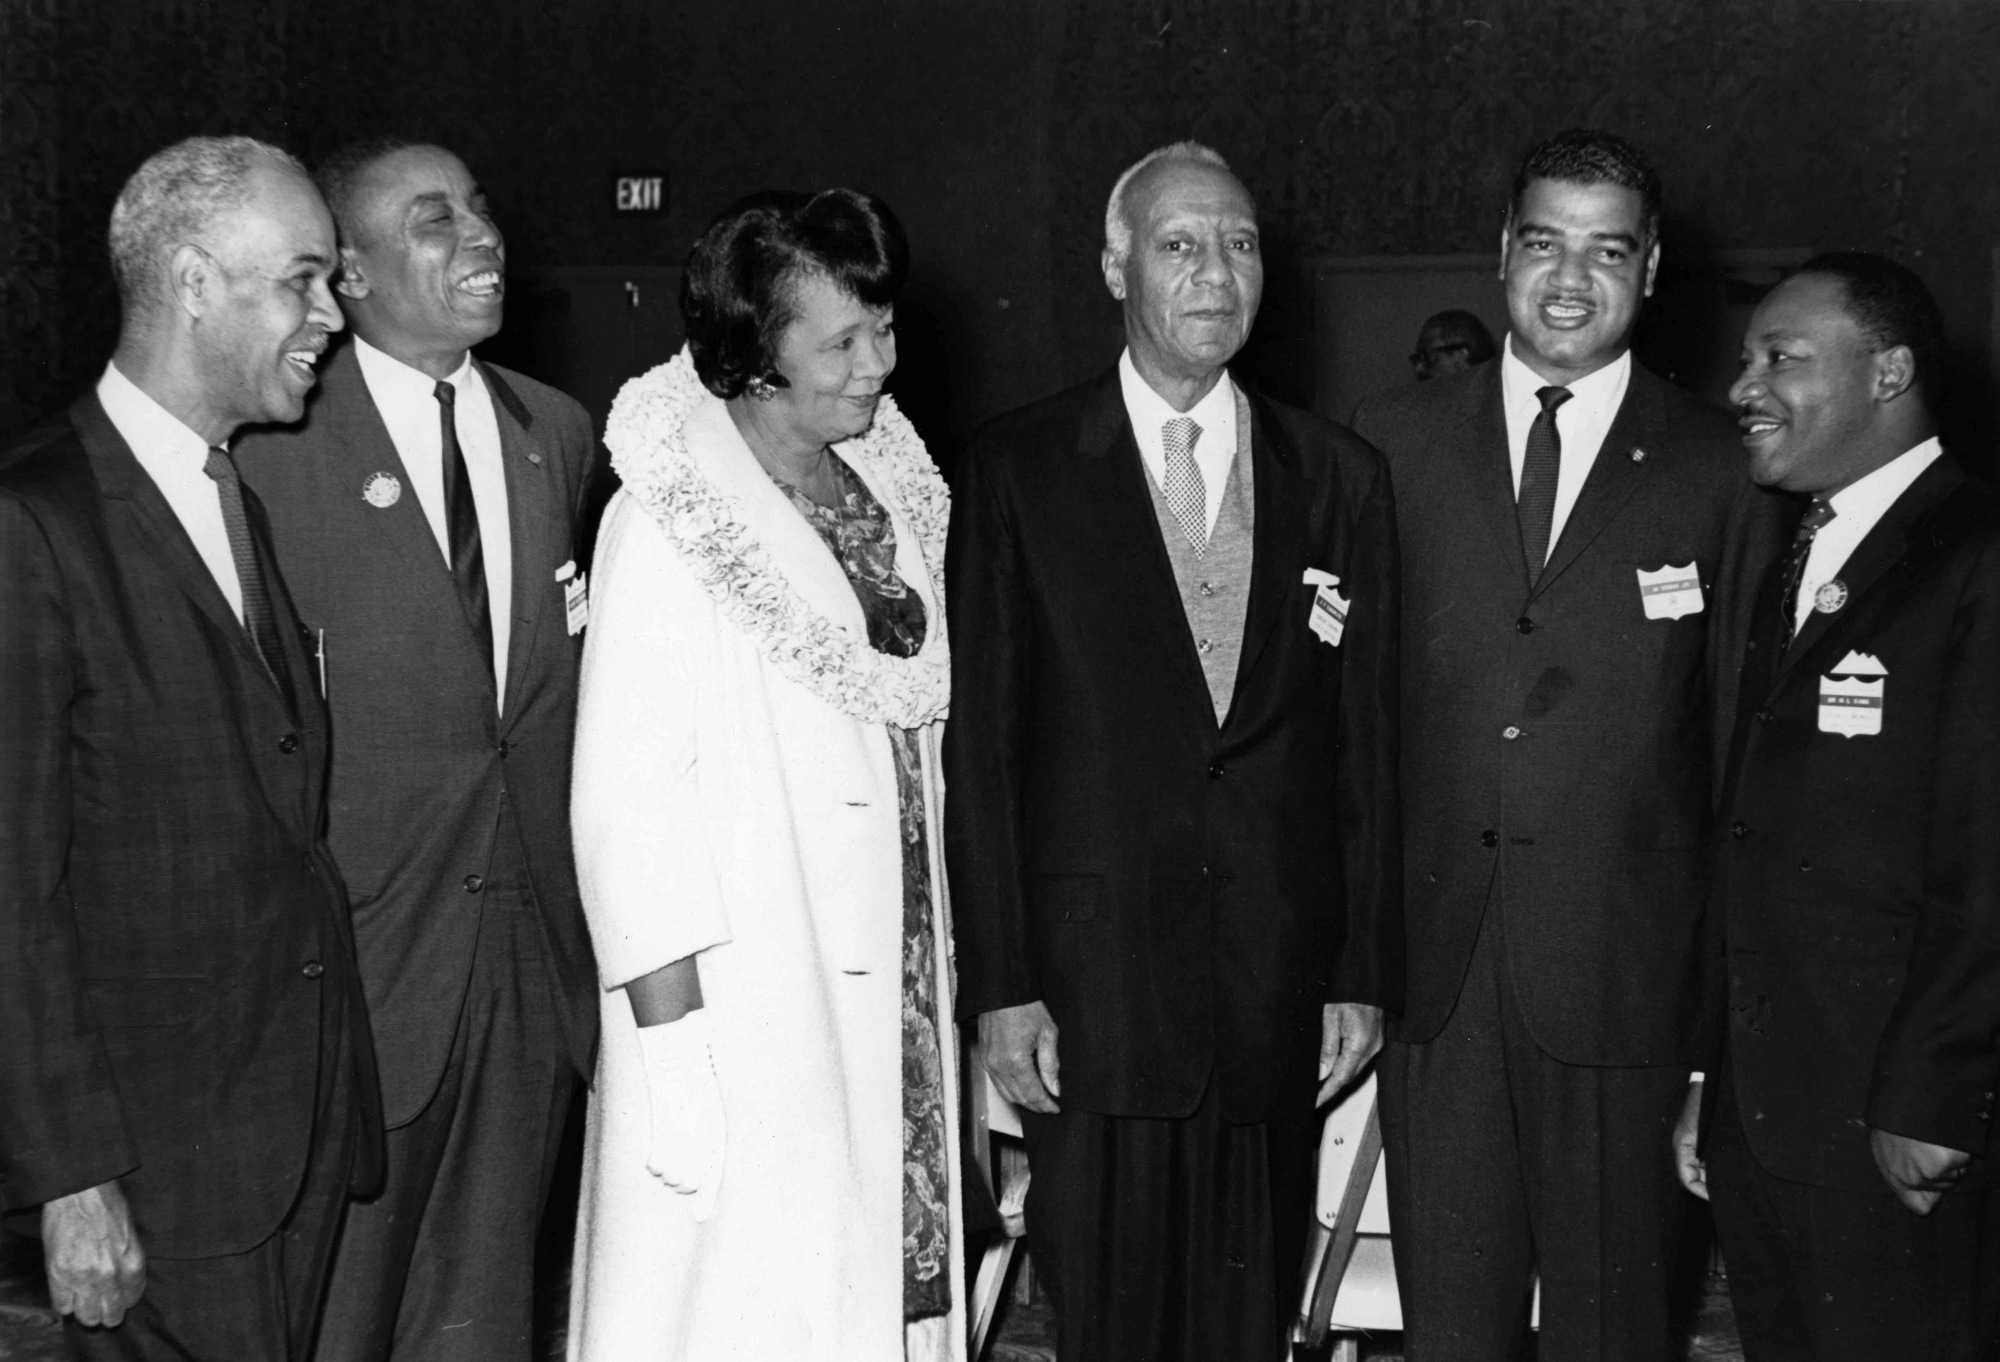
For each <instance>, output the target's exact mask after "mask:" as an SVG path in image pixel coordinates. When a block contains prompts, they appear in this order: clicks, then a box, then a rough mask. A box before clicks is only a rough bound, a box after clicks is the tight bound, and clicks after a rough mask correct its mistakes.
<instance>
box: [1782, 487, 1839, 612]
mask: <svg viewBox="0 0 2000 1362" xmlns="http://www.w3.org/2000/svg"><path fill="white" fill-rule="evenodd" d="M1832 519H1833V507H1832V506H1831V505H1829V504H1828V503H1827V502H1826V501H1825V500H1824V499H1822V498H1820V497H1814V498H1813V499H1812V505H1810V506H1808V507H1806V513H1805V514H1804V515H1803V516H1801V517H1800V518H1799V527H1798V528H1797V529H1796V530H1794V531H1792V547H1791V551H1790V552H1788V553H1787V554H1786V555H1785V575H1784V578H1783V581H1784V584H1785V585H1784V590H1783V591H1782V592H1781V593H1780V594H1779V597H1778V601H1779V608H1780V609H1781V610H1783V611H1784V620H1785V635H1784V636H1785V637H1786V638H1790V637H1792V636H1793V635H1794V634H1796V633H1798V631H1799V626H1798V619H1799V582H1800V580H1801V579H1803V578H1804V577H1805V575H1806V559H1807V558H1810V557H1811V556H1812V542H1813V538H1814V536H1816V535H1817V534H1818V533H1819V532H1820V529H1821V528H1822V527H1823V526H1824V525H1825V524H1826V523H1827V522H1828V521H1830V520H1832Z"/></svg>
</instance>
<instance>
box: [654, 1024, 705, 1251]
mask: <svg viewBox="0 0 2000 1362" xmlns="http://www.w3.org/2000/svg"><path fill="white" fill-rule="evenodd" d="M639 1055H640V1058H641V1059H643V1060H644V1062H645V1066H646V1095H647V1098H648V1100H649V1102H650V1105H651V1109H652V1119H653V1138H652V1143H651V1145H650V1146H649V1147H648V1148H647V1150H646V1171H647V1172H649V1173H651V1174H652V1175H653V1176H654V1177H656V1178H658V1179H659V1180H660V1181H661V1182H664V1183H666V1184H667V1186H669V1187H671V1188H673V1190H675V1191H676V1192H679V1193H680V1194H681V1195H682V1196H685V1197H688V1198H689V1201H688V1213H689V1214H691V1215H692V1216H694V1218H695V1219H696V1220H706V1219H708V1217H709V1216H710V1214H712V1213H713V1212H714V1210H715V1194H716V1190H717V1189H718V1188H719V1187H720V1186H721V1185H722V1087H721V1084H719V1083H718V1082H717V1081H716V1077H715V1056H714V1053H713V1051H712V1050H711V1049H710V1047H709V1020H708V1010H707V1009H706V1008H700V1007H698V1008H696V1009H695V1010H694V1011H692V1012H690V1013H688V1014H687V1015H686V1016H684V1017H682V1018H681V1019H680V1020H679V1021H672V1022H668V1023H666V1024H665V1025H663V1026H642V1027H640V1028H639Z"/></svg>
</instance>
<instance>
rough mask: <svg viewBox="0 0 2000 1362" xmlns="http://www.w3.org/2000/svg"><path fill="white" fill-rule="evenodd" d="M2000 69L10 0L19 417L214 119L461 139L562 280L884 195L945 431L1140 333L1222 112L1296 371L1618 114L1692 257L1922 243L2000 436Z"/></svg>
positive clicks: (1579, 11) (1788, 16) (1250, 9)
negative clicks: (174, 152)
mask: <svg viewBox="0 0 2000 1362" xmlns="http://www.w3.org/2000/svg"><path fill="white" fill-rule="evenodd" d="M1996 59H2000V6H1996V5H1994V4H1992V3H1985V2H1983V0H1679V2H1678V3H1675V2H1673V0H1088V3H1084V2H1083V0H1075V2H1074V3H1067V4H1059V3H1054V0H1048V2H1047V3H1037V2H1036V0H1011V2H1010V3H1000V2H999V0H874V2H871V0H848V3H824V2H823V0H714V2H713V3H706V4H689V3H640V2H639V0H572V2H571V3H570V4H567V5H564V4H559V3H549V0H424V3H421V4H413V3H409V0H341V2H340V3H335V4H327V3H323V0H314V2H313V3H305V2H304V0H206V2H204V0H175V2H171V3H170V2H168V0H127V2H126V3H114V2H113V0H0V434H5V433H9V432H12V431H13V430H16V429H18V428H20V427H21V426H23V425H24V424H26V423H28V422H29V421H30V420H32V419H33V418H34V417H35V416H36V415H37V414H39V413H40V412H43V411H45V410H47V409H50V408H52V407H54V406H55V405H57V404H59V403H61V402H63V401H66V400H67V399H68V398H70V397H71V396H73V395H74V394H75V393H76V392H77V391H79V390H80V389H81V388H82V387H83V386H84V385H86V384H87V383H88V382H90V381H91V379H92V378H93V377H94V375H95V373H96V372H97V369H98V367H99V366H100V365H101V364H102V362H103V359H104V356H105V354H106V353H107V351H108V348H109V345H110V343H111V340H112V338H113V334H114V326H115V307H114V304H113V300H112V296H111V292H110V283H109V276H108V270H107V269H106V267H105V266H104V263H103V245H102V243H103V235H104V223H105V219H106V215H107V214H108V211H109V207H110V203H111V200H112V198H113V197H114V196H115V194H116V192H117V188H118V186H119V184H120V182H121V181H122V180H123V179H124V177H125V176H126V175H127V174H129V173H130V171H131V170H132V169H133V168H134V167H135V166H136V165H137V164H138V162H139V161H140V160H141V159H143V157H144V156H145V155H146V154H148V153H149V152H150V151H152V150H154V149H155V148H157V147H159V146H161V145H164V144H165V143H166V142H168V141H170V140H173V139H175V138H177V137H180V136H183V135H186V134H189V133H195V132H233V131H243V132H249V133H253V134H255V135H258V136H262V137H267V138H270V139H272V140H276V141H278V142H281V143H283V144H285V145H287V146H289V147H291V148H292V149H293V150H295V151H297V152H299V153H300V154H301V155H303V156H304V157H306V158H307V159H308V160H309V161H310V160H311V159H313V158H315V157H317V156H319V155H321V154H323V153H325V152H326V151H328V150H329V149H331V147H332V146H334V145H335V144H336V143H338V142H341V141H344V140H347V139H349V138H352V137H356V136H361V135H367V134H373V133H380V132H388V131H397V132H403V133H410V134H415V135H418V136H423V137H428V138H433V139H435V140H437V141H440V142H443V143H445V144H446V145H448V146H451V147H453V148H454V149H457V150H458V151H460V152H461V153H462V154H463V155H464V157H465V159H466V160H467V162H468V163H469V164H470V165H471V166H472V167H473V169H474V171H475V172H476V173H477V174H478V175H479V176H480V177H481V178H482V179H483V180H484V181H485V182H486V184H487V186H488V188H489V190H490V191H491V194H492V197H493V199H494V201H495V203H496V205H497V207H498V210H499V213H500V216H501V219H502V224H503V226H504V227H505V228H506V231H507V234H508V241H509V247H510V264H511V266H513V267H514V268H518V269H527V270H533V269H537V268H548V267H553V266H565V267H569V266H590V265H621V266H649V265H650V266H660V265H673V264H677V263H678V262H679V261H680V259H681V258H682V256H683V255H684V253H685V250H686V247H687V243H688V242H689V241H690V240H691V238H692V237H693V235H694V234H695V233H696V232H697V231H698V230H699V229H700V228H701V226H702V225H703V224H704V223H705V222H706V220H707V219H708V218H709V217H710V216H711V215H712V214H713V212H714V211H715V210H717V209H718V208H719V207H721V206H722V205H724V204H725V203H727V202H728V201H730V200H731V199H733V198H734V197H736V196H738V195H739V194H742V193H744V192H747V191H749V190H752V189H756V188H761V187H766V186H773V185H785V186H794V187H813V186H821V185H826V184H833V183H847V184H854V185H857V186H861V187H865V188H869V189H872V190H874V191H876V192H878V193H880V194H882V195H883V196H885V197H886V198H887V199H888V200H889V201H890V202H891V203H892V204H893V205H895V207H896V208H897V210H898V211H899V213H900V214H901V215H902V217H903V219H904V221H905V224H906V226H907V227H908V229H909V232H910V235H911V238H912V240H913V242H914V245H915V250H916V258H917V264H916V270H915V275H914V278H913V280H912V286H911V291H910V293H909V295H908V297H907V299H906V302H905V304H904V306H903V308H902V319H903V371H902V372H901V373H900V374H899V376H898V382H897V384H896V387H897V390H898V391H899V394H900V395H901V397H902V400H903V402H904V405H905V407H906V408H908V409H909V410H910V411H911V412H912V415H913V416H914V417H915V418H916V420H917V421H918V423H919V425H920V427H922V428H923V429H924V430H925V432H926V434H928V435H929V436H930V437H931V439H932V441H933V443H934V444H936V445H938V446H939V447H940V450H941V452H946V453H948V451H949V449H950V448H951V447H952V446H953V445H955V443H956V442H957V441H958V440H959V439H961V438H962V437H963V436H964V434H966V433H967V432H968V431H969V430H970V429H971V428H972V427H973V426H974V425H976V424H977V423H978V422H979V421H980V420H982V419H984V418H986V417H988V416H990V415H992V414H994V413H996V412H998V411H1001V410H1004V409H1005V408H1007V407H1009V406H1010V405H1013V404H1016V403H1018V402H1021V401H1023V400H1026V399H1027V398H1029V397H1032V396H1035V395H1037V394H1039V393H1042V392H1045V391H1048V390H1050V389H1053V388H1055V387H1057V386H1059V385H1061V384H1064V383H1067V382H1069V381H1072V380H1074V379H1076V378H1078V377H1080V376H1082V375H1084V374H1086V373H1088V372H1090V371H1091V370H1092V369H1094V368H1096V367H1097V366H1099V365H1101V364H1103V363H1105V362H1107V361H1108V360H1109V359H1110V358H1111V357H1112V355H1113V354H1115V345H1116V340H1117V322H1116V314H1115V312H1114V310H1113V308H1112V305H1111V304H1110V302H1109V301H1108V299H1107V298H1106V296H1105V294H1104V292H1103V288H1102V285H1101V283H1100V282H1099V280H1098V278H1097V266H1096V256H1097V249H1098V239H1099V233H1100V228H1099V222H1100V218H1101V213H1102V205H1103V201H1104V195H1105V193H1106V191H1107V190H1108V188H1109V186H1110V183H1111V180H1112V179H1113V177H1114V176H1115V175H1116V173H1117V171H1118V170H1119V169H1120V168H1121V167H1122V166H1123V165H1125V164H1126V163H1128V162H1129V161H1130V160H1132V159H1133V158H1134V157H1135V156H1136V155H1138V154H1139V153H1141V152H1143V151H1144V150H1146V149H1147V148H1149V147H1151V146H1153V145H1156V144H1158V143H1160V142H1162V141H1165V140H1169V139H1172V138H1177V137H1182V136H1189V135H1192V136H1195V137H1199V138H1201V139H1202V140H1204V141H1207V142H1210V143H1212V144H1213V145H1215V146H1216V147H1218V148H1219V149H1221V150H1222V151H1223V152H1224V153H1225V154H1226V155H1228V156H1229V157H1230V158H1231V160H1232V161H1233V162H1234V163H1235V165H1236V168H1237V169H1238V171H1239V173H1240V174H1241V175H1242V177H1243V179H1244V180H1245V181H1246V183H1248V184H1249V186H1250V187H1251V189H1252V191H1253V192H1254V193H1255V194H1256V195H1257V196H1258V198H1259V200H1260V204H1261V207H1262V211H1263V214H1264V218H1265V228H1266V234H1267V239H1268V242H1269V252H1270V254H1271V258H1272V282H1271V284H1270V286H1269V292H1268V294H1267V302H1266V316H1265V321H1264V322H1263V323H1260V335H1259V338H1258V340H1257V342H1256V345H1255V354H1254V355H1253V362H1255V363H1256V364H1257V366H1258V367H1259V368H1260V369H1262V370H1263V371H1265V372H1266V373H1267V375H1268V376H1270V377H1271V378H1272V379H1274V380H1275V382H1276V384H1277V386H1279V387H1285V386H1288V384H1289V383H1291V382H1292V381H1294V380H1295V379H1296V376H1297V373H1298V372H1299V369H1300V366H1301V365H1303V364H1307V363H1309V362H1310V360H1311V357H1310V356H1303V355H1301V354H1300V353H1299V346H1300V344H1301V343H1302V342H1301V340H1300V337H1301V336H1302V335H1303V334H1304V329H1303V327H1302V324H1301V322H1300V319H1299V312H1300V304H1299V297H1300V295H1301V294H1302V292H1303V289H1302V287H1301V286H1300V281H1301V280H1302V279H1304V278H1305V275H1306V271H1307V268H1308V266H1307V262H1308V261H1309V260H1310V259H1311V258H1312V257H1315V256H1326V255H1340V256H1348V255H1401V254H1410V255H1420V254H1443V253H1452V252H1464V251H1478V250H1486V249H1489V248H1490V247H1492V246H1493V245H1494V244H1495V242H1496V240H1497V231H1498V227H1499V220H1500V212H1501V209H1502V206H1503V203H1504V197H1505V188H1506V183H1507V179H1508V175H1509V172H1510V169H1511V165H1512V162H1513V161H1514V159H1515V158H1516V157H1517V156H1518V155H1519V153H1520V151H1521V150H1522V149H1523V147H1524V146H1525V145H1526V144H1527V143H1528V142H1530V141H1532V140H1533V139H1535V138H1536V137H1538V136H1541V135H1543V134H1546V133H1548V132H1552V131H1554V130H1556V129H1558V128H1561V127H1564V126H1568V125H1572V124H1577V123H1593V124H1601V125H1604V126H1608V127H1611V128H1615V129H1618V130H1620V131H1623V132H1625V133H1626V134H1628V135H1630V136H1632V137H1634V138H1636V139H1638V140H1639V141H1641V142H1642V143H1643V144H1644V145H1646V146H1647V147H1648V148H1649V149H1650V150H1651V151H1652V152H1653V153H1654V155H1655V156H1656V158H1657V159H1658V161H1659V162H1660V165H1661V168H1662V170H1663V171H1664V173H1665V175H1666V177H1667V181H1668V187H1669V198H1670V203H1669V221H1668V229H1667V231H1668V235H1667V252H1668V257H1669V260H1670V261H1672V260H1673V259H1675V258H1676V256H1678V257H1679V258H1682V259H1689V258H1694V257H1697V256H1699V255H1701V254H1703V253H1707V252H1712V251H1715V250H1721V249H1728V248H1761V247H1772V246H1784V247H1794V246H1803V247H1811V246H1846V245H1852V246H1862V247H1870V248H1876V249H1883V250H1888V251H1890V252H1892V253H1895V254H1897V255H1899V256H1900V257H1902V258H1904V259H1905V260H1907V261H1908V262H1909V263H1911V264H1913V265H1914V266H1916V268H1917V269H1918V270H1919V271H1920V272H1922V273H1923V274H1924V275H1925V276H1926V278H1928V279H1929V281H1930V282H1931V284H1932V285H1933V287H1934V288H1936V289H1937V291H1938V292H1939V294H1940V296H1941V298H1942V300H1943V302H1944V305H1945V309H1946V313H1947V319H1948V322H1949V326H1950V338H1951V340H1952V342H1953V345H1954V348H1955V352H1956V360H1957V363H1958V365H1959V366H1960V368H1961V370H1962V371H1963V372H1962V377H1963V379H1964V380H1965V381H1964V382H1963V383H1962V384H1961V385H1960V387H1959V389H1958V391H1959V394H1960V400H1959V402H1958V403H1957V406H1956V411H1957V413H1958V415H1957V418H1956V420H1957V425H1958V428H1959V431H1960V434H1961V439H1962V440H1964V441H1965V442H1966V443H1967V444H1968V445H1970V444H1978V445H1979V446H1980V447H1981V448H1982V449H1983V447H1984V445H1985V444H1986V443H1987V442H1988V436H1989V435H1990V433H1991V430H1992V427H1993V420H1992V406H1993V402H1992V392H1993V384H1992V382H1991V381H1990V378H1989V372H1990V369H1991V366H1992V362H1993V358H1994V357H1993V355H1992V353H1991V350H1992V345H1991V338H1990V330H1991V326H1992V317H1993V302H1992V288H1993V277H1992V273H1993V271H1992V257H1993V247H1994V244H1995V240H1996V238H1997V237H2000V230H1996V223H2000V173H1996V172H2000V98H1996V97H1995V95H1994V94H1993V82H1994V79H1995V77H1994V71H1995V69H1996V65H2000V60H1996ZM638 168H647V169H653V168H658V169H664V170H665V171H666V172H667V173H668V175H669V177H670V180H669V209H668V211H667V213H666V214H665V215H664V216H663V217H659V218H650V219H621V218H616V217H614V216H613V215H612V213H611V211H610V198H611V193H610V186H609V179H610V176H611V175H612V174H613V173H614V172H616V171H621V170H631V169H638ZM1409 341H1410V338H1409V337H1404V336H1395V337H1386V338H1384V341H1383V343H1384V344H1389V345H1394V346H1397V347H1407V345H1408V344H1409ZM662 358H664V356H662Z"/></svg>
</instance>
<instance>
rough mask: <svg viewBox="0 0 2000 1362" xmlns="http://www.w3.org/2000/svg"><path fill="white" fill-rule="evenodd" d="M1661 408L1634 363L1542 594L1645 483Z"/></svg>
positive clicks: (1541, 581)
mask: <svg viewBox="0 0 2000 1362" xmlns="http://www.w3.org/2000/svg"><path fill="white" fill-rule="evenodd" d="M1495 367H1496V368H1497V367H1498V366H1495ZM1659 409H1660V395H1659V394H1658V393H1657V392H1655V391H1654V390H1653V389H1652V388H1651V387H1649V386H1647V380H1646V379H1645V377H1644V376H1643V375H1642V373H1641V371H1640V369H1639V367H1638V365H1636V364H1634V365H1633V366H1632V377H1631V380H1630V381H1629V383H1628V384H1627V385H1626V389H1625V400H1624V401H1623V402H1620V403H1619V404H1618V414H1617V415H1616V416H1615V417H1613V418H1612V421H1611V429H1610V430H1608V431H1606V432H1605V433H1604V444H1603V446H1602V447H1601V448H1600V449H1599V450H1598V451H1597V458H1596V459H1595V460H1593V461H1592V463H1591V465H1590V474H1589V476H1588V477H1586V478H1585V479H1584V482H1583V490H1582V491H1581V492H1580V493H1578V495H1577V499H1576V505H1575V506H1573V507H1571V508H1570V513H1569V518H1568V519H1567V520H1565V521H1564V522H1563V528H1562V534H1561V535H1560V536H1558V537H1557V539H1556V544H1555V550H1554V552H1552V553H1551V554H1550V555H1549V561H1548V564H1547V566H1545V567H1544V568H1543V569H1542V575H1541V576H1540V577H1539V578H1537V579H1536V581H1535V584H1534V594H1536V595H1540V594H1541V593H1542V592H1543V591H1545V590H1546V589H1547V588H1548V586H1549V584H1550V583H1551V582H1553V581H1555V580H1556V578H1558V577H1560V576H1562V574H1563V573H1564V572H1566V571H1568V570H1569V569H1570V568H1571V567H1572V566H1574V565H1575V563H1576V560H1577V559H1578V558H1580V557H1582V556H1583V551H1584V550H1585V549H1587V548H1589V547H1590V545H1591V542H1592V541H1593V540H1595V539H1596V538H1597V536H1598V535H1600V534H1602V533H1604V530H1605V527H1606V526H1608V525H1609V524H1611V522H1612V521H1613V520H1615V519H1617V518H1618V513H1619V512H1620V511H1622V510H1624V509H1625V504H1626V503H1627V502H1629V501H1630V500H1631V499H1632V494H1633V493H1634V492H1637V491H1638V490H1639V488H1640V487H1641V486H1642V485H1643V484H1644V481H1645V476H1646V468H1647V466H1648V464H1649V463H1650V462H1651V459H1650V457H1649V456H1646V454H1645V442H1646V441H1647V440H1648V439H1652V438H1654V437H1655V434H1656V432H1657V431H1658V430H1659V426H1660V422H1659Z"/></svg>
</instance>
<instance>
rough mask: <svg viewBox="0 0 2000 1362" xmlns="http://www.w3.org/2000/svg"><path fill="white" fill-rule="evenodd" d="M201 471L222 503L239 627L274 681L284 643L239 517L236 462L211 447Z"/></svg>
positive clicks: (281, 663) (245, 524)
mask: <svg viewBox="0 0 2000 1362" xmlns="http://www.w3.org/2000/svg"><path fill="white" fill-rule="evenodd" d="M201 471H202V472H204V473H206V474H208V476H209V477H210V478H212V479H214V480H215V494H216V497H217V499H218V500H220V501H221V503H222V528H223V531H224V532H225V533H226V534H228V536H229V556H230V557H231V558H233V559H235V561H236V586H237V589H238V590H239V591H241V592H242V594H243V627H244V628H245V629H246V630H248V631H249V634H250V641H251V643H253V644H255V645H256V648H257V656H258V657H259V658H260V659H261V660H262V661H263V663H264V670H265V671H267V672H269V673H270V674H271V679H272V680H273V681H276V680H278V678H279V677H280V676H281V675H282V674H283V673H282V672H281V671H280V668H282V667H283V666H284V665H285V655H284V644H283V643H282V642H281V641H280V640H279V638H278V617H277V615H276V613H275V612H274V611H273V610H272V609H271V592H270V588H269V587H267V586H266V585H265V584H264V568H263V565H262V564H260V563H259V562H258V561H257V548H256V545H255V544H253V543H252V542H251V541H250V521H249V520H248V518H247V517H245V516H244V514H243V482H242V480H241V479H240V478H238V477H237V475H236V461H235V460H234V459H232V458H230V457H229V451H228V450H226V449H218V448H211V449H210V450H209V451H208V461H207V462H206V463H204V464H202V466H201Z"/></svg>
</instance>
